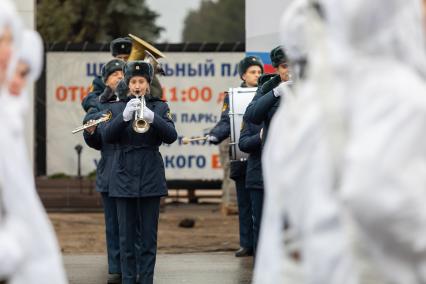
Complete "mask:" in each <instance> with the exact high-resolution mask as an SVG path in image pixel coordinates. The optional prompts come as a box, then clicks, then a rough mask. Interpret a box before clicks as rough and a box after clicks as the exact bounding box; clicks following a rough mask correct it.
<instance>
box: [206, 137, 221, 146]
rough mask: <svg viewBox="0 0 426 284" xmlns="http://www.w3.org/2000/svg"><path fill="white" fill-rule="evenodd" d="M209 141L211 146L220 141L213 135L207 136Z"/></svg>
mask: <svg viewBox="0 0 426 284" xmlns="http://www.w3.org/2000/svg"><path fill="white" fill-rule="evenodd" d="M207 141H209V143H210V144H215V145H216V144H218V142H219V139H218V138H217V137H216V136H213V135H207Z"/></svg>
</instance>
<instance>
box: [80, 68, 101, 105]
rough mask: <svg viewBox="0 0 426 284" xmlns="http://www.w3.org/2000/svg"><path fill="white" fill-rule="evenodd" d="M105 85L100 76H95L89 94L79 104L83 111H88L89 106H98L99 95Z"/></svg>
mask: <svg viewBox="0 0 426 284" xmlns="http://www.w3.org/2000/svg"><path fill="white" fill-rule="evenodd" d="M105 87H106V86H105V83H104V81H103V80H102V77H100V76H96V77H95V79H93V82H92V86H91V87H90V92H89V94H88V95H87V96H86V97H85V98H84V99H83V101H82V102H81V106H82V107H83V109H84V111H85V112H88V111H89V110H90V109H91V108H93V107H97V106H98V102H99V96H100V95H101V94H102V93H103V91H104V89H105Z"/></svg>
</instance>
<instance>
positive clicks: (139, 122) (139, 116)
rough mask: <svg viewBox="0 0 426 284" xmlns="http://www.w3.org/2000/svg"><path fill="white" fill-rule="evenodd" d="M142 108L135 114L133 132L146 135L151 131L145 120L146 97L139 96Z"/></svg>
mask: <svg viewBox="0 0 426 284" xmlns="http://www.w3.org/2000/svg"><path fill="white" fill-rule="evenodd" d="M139 99H140V101H141V108H140V109H139V110H138V111H136V112H135V120H134V121H133V130H134V131H135V132H137V133H145V132H147V131H148V130H149V127H150V126H149V123H148V121H146V120H145V119H144V116H143V109H144V107H145V105H146V102H145V96H139Z"/></svg>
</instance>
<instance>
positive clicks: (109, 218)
mask: <svg viewBox="0 0 426 284" xmlns="http://www.w3.org/2000/svg"><path fill="white" fill-rule="evenodd" d="M123 66H124V61H122V60H120V59H113V60H111V61H109V62H108V63H107V64H105V65H104V66H103V68H102V72H101V74H102V80H103V82H104V84H105V85H106V87H105V89H104V91H103V93H102V94H101V95H100V96H99V102H98V103H97V106H96V107H94V108H92V109H91V110H89V112H88V113H87V115H86V117H85V120H88V119H89V118H93V119H97V118H99V117H101V116H102V115H104V114H105V113H107V112H109V111H110V109H111V108H112V107H114V105H117V103H118V101H119V98H118V95H117V93H116V88H117V85H118V83H119V81H120V80H122V79H123ZM89 122H90V120H89ZM103 127H105V123H102V124H101V125H99V127H96V126H92V127H90V128H88V129H86V131H85V132H84V134H83V136H84V140H85V141H86V144H87V145H88V146H89V147H91V148H94V149H96V150H100V151H101V159H100V160H99V163H98V165H97V167H96V191H97V192H100V194H101V196H102V204H103V207H104V214H105V234H106V243H107V255H108V280H107V283H120V281H121V261H120V245H119V233H118V218H117V206H116V202H115V198H114V197H111V196H110V195H109V188H110V180H111V179H113V178H114V177H113V167H114V161H113V159H114V155H115V152H116V148H117V147H116V145H114V144H109V143H106V142H105V139H103V137H102V136H101V129H102V128H103Z"/></svg>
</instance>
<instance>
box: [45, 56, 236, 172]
mask: <svg viewBox="0 0 426 284" xmlns="http://www.w3.org/2000/svg"><path fill="white" fill-rule="evenodd" d="M166 56H167V58H165V59H163V60H162V63H163V67H164V69H165V71H166V74H167V76H165V77H160V78H159V79H160V82H161V84H162V87H163V98H164V99H166V100H167V102H168V104H169V106H170V109H171V113H172V117H173V120H174V121H175V125H176V129H177V132H178V135H179V139H178V141H176V142H175V143H173V144H172V145H163V146H162V147H161V148H160V152H161V153H162V155H163V160H164V165H165V167H166V177H167V178H168V179H179V180H181V179H203V180H213V179H222V176H223V172H222V170H221V168H220V163H219V157H218V147H217V146H214V145H209V144H208V143H205V142H192V143H190V144H188V145H183V144H182V137H184V136H190V137H193V136H202V135H203V133H204V132H205V131H206V130H207V129H209V128H211V127H213V126H214V125H215V123H216V122H217V121H218V120H219V118H220V112H221V107H222V102H223V96H224V94H223V92H224V91H227V90H228V89H229V88H230V87H237V86H238V85H239V84H240V78H239V76H238V72H237V68H236V66H237V64H238V62H239V60H241V59H242V58H243V57H244V53H237V52H229V53H226V52H220V53H219V52H218V53H214V52H213V53H207V52H203V53H191V52H188V53H186V52H171V53H166ZM46 60H47V63H46V85H47V86H46V92H47V94H46V119H47V145H46V146H47V174H48V175H52V174H55V173H65V174H68V175H76V174H77V163H78V161H77V152H76V150H75V147H76V146H77V145H78V144H80V145H82V146H83V151H82V153H81V165H82V168H81V171H82V174H83V175H86V174H88V173H90V172H92V171H93V170H95V169H96V163H97V161H98V160H99V152H98V151H96V150H93V149H91V148H89V147H88V146H87V145H86V144H85V143H84V140H83V135H82V133H81V132H80V133H78V134H74V135H73V134H71V130H73V129H74V128H75V127H77V126H80V125H81V123H82V120H83V117H84V114H85V113H84V110H83V109H82V107H81V101H82V99H83V98H84V97H85V96H86V95H87V94H88V92H89V87H90V85H91V82H92V81H93V78H94V76H95V75H97V74H100V69H101V67H102V65H103V64H104V63H106V62H107V61H108V60H110V54H109V53H106V52H101V53H94V52H48V53H47V59H46Z"/></svg>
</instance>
